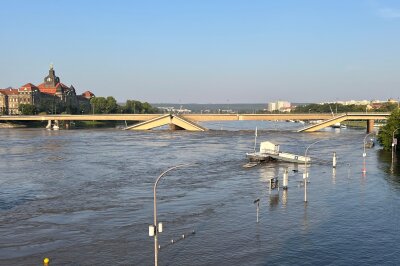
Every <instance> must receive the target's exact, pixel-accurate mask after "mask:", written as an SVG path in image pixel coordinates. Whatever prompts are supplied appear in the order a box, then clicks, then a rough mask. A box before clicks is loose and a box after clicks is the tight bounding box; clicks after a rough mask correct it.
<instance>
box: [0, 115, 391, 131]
mask: <svg viewBox="0 0 400 266" xmlns="http://www.w3.org/2000/svg"><path fill="white" fill-rule="evenodd" d="M389 115H390V113H345V114H337V115H336V116H334V117H332V114H327V113H325V114H318V113H314V114H290V113H288V114H183V115H174V114H166V115H165V114H94V115H28V116H27V115H12V116H0V121H49V124H51V122H52V121H56V122H57V123H58V122H59V121H92V120H96V121H136V122H140V123H138V124H135V125H133V126H130V127H127V128H126V129H130V130H149V129H153V128H156V127H160V126H164V125H169V126H170V128H171V129H174V130H176V129H185V130H190V131H205V130H207V129H206V128H204V127H201V126H200V125H198V124H197V122H206V121H250V120H253V121H254V120H259V121H276V120H324V121H323V122H321V123H319V124H315V125H312V126H310V127H306V128H304V129H301V130H299V132H303V131H304V132H313V131H317V130H320V129H322V128H325V127H328V126H331V125H333V124H335V123H339V122H343V121H346V120H366V121H368V123H367V124H368V128H367V129H368V130H369V131H370V130H372V127H373V124H374V121H375V120H385V119H387V118H388V116H389Z"/></svg>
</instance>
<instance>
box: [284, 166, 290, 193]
mask: <svg viewBox="0 0 400 266" xmlns="http://www.w3.org/2000/svg"><path fill="white" fill-rule="evenodd" d="M288 183H289V173H288V169H287V168H286V169H285V171H284V172H283V189H287V188H288Z"/></svg>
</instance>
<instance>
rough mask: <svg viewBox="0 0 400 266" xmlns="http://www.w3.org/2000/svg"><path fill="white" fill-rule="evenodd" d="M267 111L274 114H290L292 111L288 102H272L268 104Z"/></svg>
mask: <svg viewBox="0 0 400 266" xmlns="http://www.w3.org/2000/svg"><path fill="white" fill-rule="evenodd" d="M267 111H269V112H274V111H279V112H290V111H291V103H290V102H286V101H276V102H270V103H268V104H267Z"/></svg>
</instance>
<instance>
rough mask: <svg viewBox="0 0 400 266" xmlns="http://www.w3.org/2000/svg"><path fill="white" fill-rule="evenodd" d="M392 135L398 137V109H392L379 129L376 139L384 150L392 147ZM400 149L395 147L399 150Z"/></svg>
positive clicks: (399, 120)
mask: <svg viewBox="0 0 400 266" xmlns="http://www.w3.org/2000/svg"><path fill="white" fill-rule="evenodd" d="M393 137H394V138H396V139H399V137H400V109H396V110H394V111H393V112H392V113H391V115H390V116H389V118H388V120H387V122H386V125H384V126H383V127H381V128H380V129H379V133H378V141H379V143H380V144H381V145H382V147H383V148H384V149H385V150H390V149H391V148H392V142H393ZM399 150H400V149H397V151H399Z"/></svg>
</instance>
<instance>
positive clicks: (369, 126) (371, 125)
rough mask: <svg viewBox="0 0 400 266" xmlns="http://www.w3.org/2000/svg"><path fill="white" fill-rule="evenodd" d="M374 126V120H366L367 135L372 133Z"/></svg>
mask: <svg viewBox="0 0 400 266" xmlns="http://www.w3.org/2000/svg"><path fill="white" fill-rule="evenodd" d="M374 124H375V120H372V119H370V120H368V121H367V133H371V132H372V131H374Z"/></svg>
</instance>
